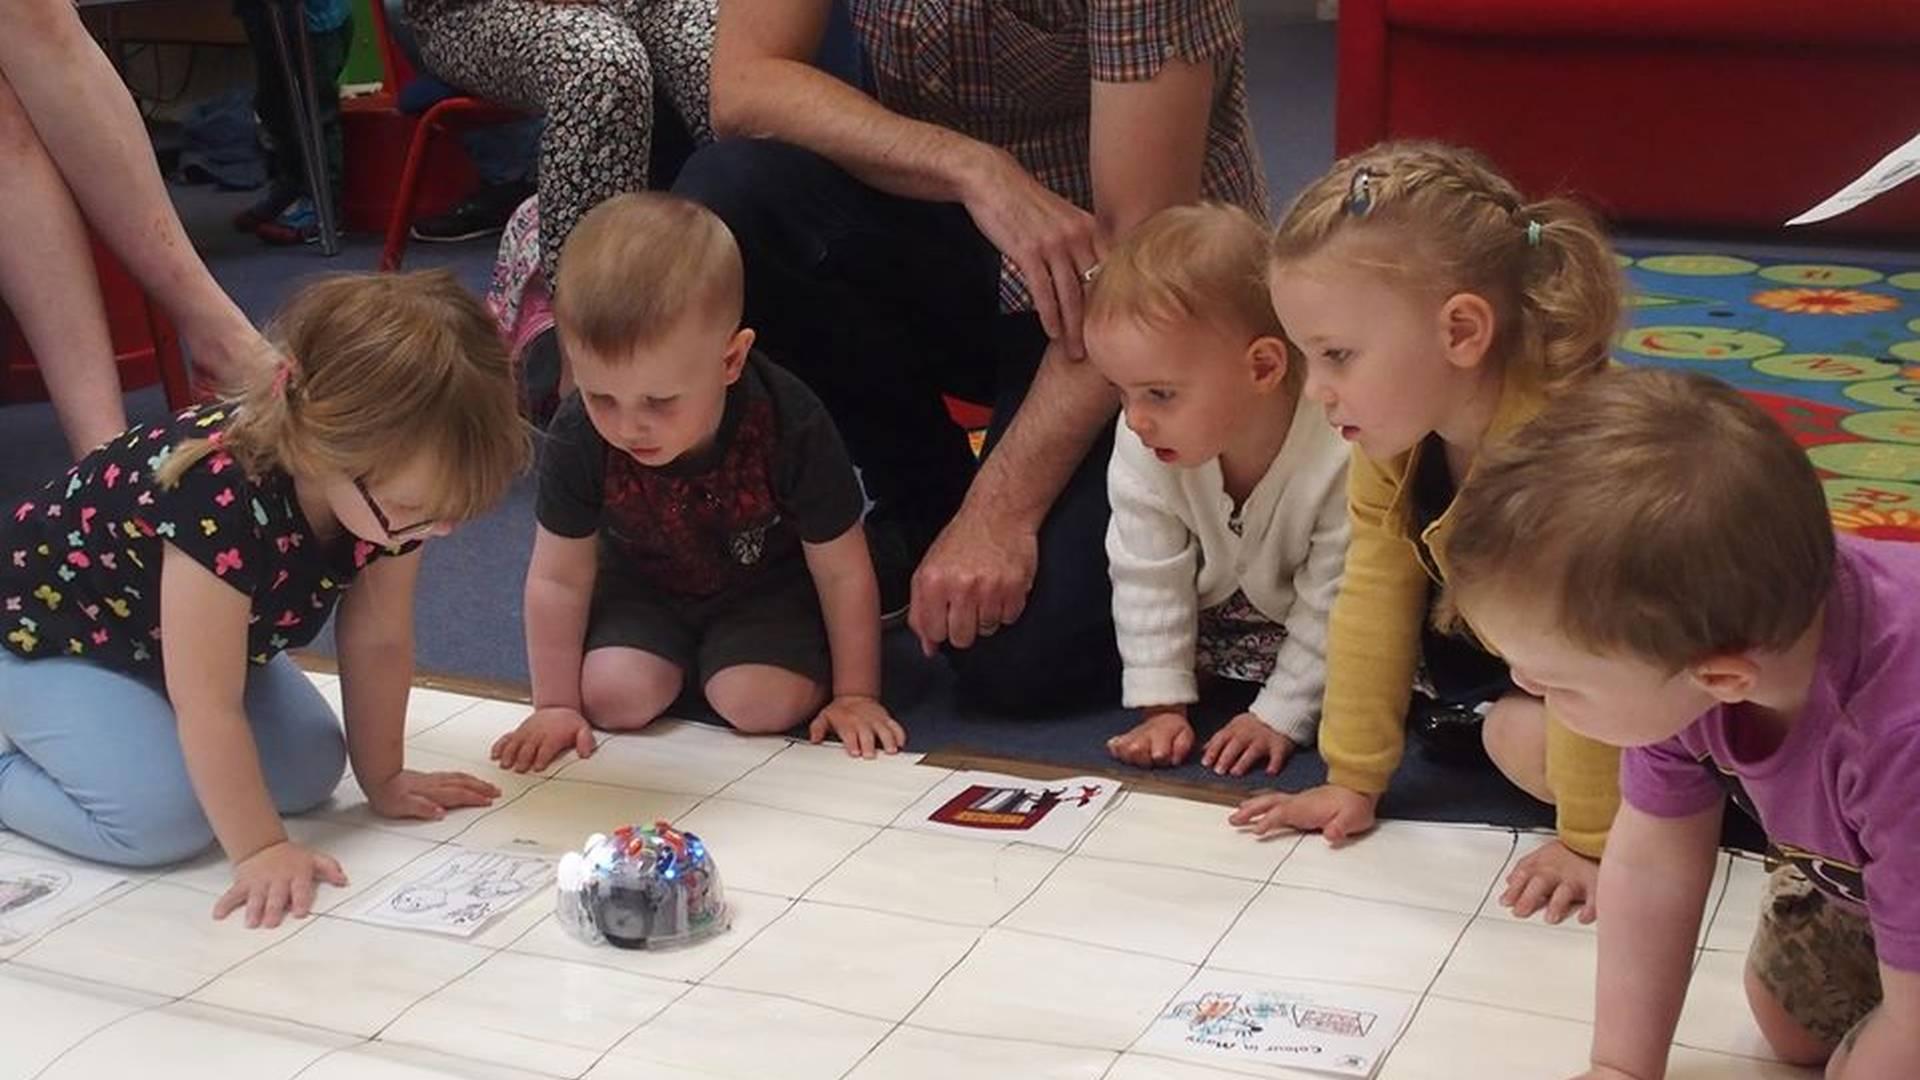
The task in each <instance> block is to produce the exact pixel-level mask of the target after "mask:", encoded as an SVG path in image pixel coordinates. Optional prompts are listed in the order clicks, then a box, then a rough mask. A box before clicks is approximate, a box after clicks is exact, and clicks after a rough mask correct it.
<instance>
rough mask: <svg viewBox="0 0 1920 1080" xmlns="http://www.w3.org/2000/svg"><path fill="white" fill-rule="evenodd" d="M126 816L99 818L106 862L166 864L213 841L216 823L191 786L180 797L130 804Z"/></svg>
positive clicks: (185, 857) (190, 854)
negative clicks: (209, 817) (208, 814)
mask: <svg viewBox="0 0 1920 1080" xmlns="http://www.w3.org/2000/svg"><path fill="white" fill-rule="evenodd" d="M121 817H122V820H119V821H101V822H99V828H100V838H101V839H102V840H103V841H104V846H105V848H106V850H105V851H104V852H102V853H101V855H100V857H101V860H102V861H103V862H110V863H113V864H115V865H117V866H132V867H147V866H166V865H168V864H169V863H177V862H180V861H181V860H183V859H190V858H192V857H194V856H195V855H198V854H200V853H201V852H202V851H205V850H207V848H209V847H211V846H212V845H213V841H214V836H213V826H212V825H210V824H208V822H207V815H206V814H205V813H204V812H203V811H202V810H201V809H200V801H199V800H198V799H196V798H194V795H193V792H192V790H191V789H188V790H186V791H182V792H179V793H177V795H176V797H173V798H166V799H156V800H152V801H150V802H148V803H147V804H146V805H143V806H130V807H128V808H127V811H126V813H125V814H124V815H121Z"/></svg>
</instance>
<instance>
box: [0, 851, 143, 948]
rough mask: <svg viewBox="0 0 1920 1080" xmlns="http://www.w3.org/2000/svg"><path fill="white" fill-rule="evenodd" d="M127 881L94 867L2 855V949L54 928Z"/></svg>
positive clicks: (0, 927)
mask: <svg viewBox="0 0 1920 1080" xmlns="http://www.w3.org/2000/svg"><path fill="white" fill-rule="evenodd" d="M126 881H127V879H126V878H123V877H121V876H120V875H118V874H114V873H110V872H108V871H105V870H95V869H92V868H91V867H85V866H71V865H68V864H65V863H57V862H51V861H49V860H46V859H35V858H32V857H30V856H26V855H0V945H7V944H11V943H13V942H16V941H19V940H21V939H23V938H26V937H28V936H30V935H32V934H37V933H39V932H40V931H42V930H45V929H46V928H48V927H50V926H53V925H54V924H56V923H58V922H60V921H61V920H62V919H63V918H65V917H66V916H68V915H70V914H73V913H74V912H76V911H79V910H80V909H81V908H83V907H85V906H86V905H87V904H89V903H91V902H92V901H94V900H95V899H98V898H99V897H100V896H103V895H105V894H106V893H107V892H108V891H109V890H111V889H115V888H118V887H119V886H121V885H124V884H126Z"/></svg>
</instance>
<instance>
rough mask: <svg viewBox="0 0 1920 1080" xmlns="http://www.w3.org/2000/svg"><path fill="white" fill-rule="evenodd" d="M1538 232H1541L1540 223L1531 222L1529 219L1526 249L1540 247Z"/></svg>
mask: <svg viewBox="0 0 1920 1080" xmlns="http://www.w3.org/2000/svg"><path fill="white" fill-rule="evenodd" d="M1540 232H1541V230H1540V223H1539V222H1538V221H1533V220H1531V219H1529V220H1528V221H1527V246H1528V247H1534V248H1537V247H1539V246H1540Z"/></svg>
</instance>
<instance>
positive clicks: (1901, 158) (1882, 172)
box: [1787, 135, 1920, 225]
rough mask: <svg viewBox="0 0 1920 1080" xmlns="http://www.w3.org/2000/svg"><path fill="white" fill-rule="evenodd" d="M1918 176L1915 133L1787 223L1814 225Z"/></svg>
mask: <svg viewBox="0 0 1920 1080" xmlns="http://www.w3.org/2000/svg"><path fill="white" fill-rule="evenodd" d="M1916 176H1920V135H1915V136H1914V137H1913V138H1911V139H1908V140H1907V141H1906V142H1904V143H1902V144H1900V146H1898V147H1896V148H1895V149H1894V150H1893V152H1892V153H1890V154H1888V155H1887V156H1886V157H1883V158H1881V159H1880V161H1879V163H1878V164H1876V165H1875V166H1874V167H1873V168H1871V169H1868V170H1867V171H1866V172H1864V173H1862V174H1860V178H1859V179H1857V180H1855V181H1854V182H1853V183H1851V184H1848V185H1847V186H1846V187H1843V188H1841V189H1840V190H1839V191H1836V192H1834V193H1833V194H1832V195H1829V196H1827V198H1826V199H1824V200H1822V201H1821V203H1820V205H1818V206H1816V207H1814V208H1813V209H1811V210H1809V211H1807V212H1806V213H1804V214H1801V215H1800V216H1799V217H1797V218H1794V219H1793V220H1792V221H1789V222H1787V224H1789V225H1811V224H1813V223H1814V222H1816V221H1825V220H1827V219H1828V218H1830V217H1839V216H1840V215H1841V214H1844V213H1846V212H1847V211H1849V210H1851V209H1853V208H1854V207H1856V206H1859V205H1860V204H1861V203H1863V202H1867V201H1869V200H1871V199H1876V198H1879V197H1880V196H1882V195H1884V194H1886V193H1887V192H1889V191H1892V190H1893V189H1894V188H1897V187H1899V186H1900V185H1901V184H1904V183H1906V182H1907V181H1909V180H1911V179H1913V178H1914V177H1916Z"/></svg>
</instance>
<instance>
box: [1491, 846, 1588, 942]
mask: <svg viewBox="0 0 1920 1080" xmlns="http://www.w3.org/2000/svg"><path fill="white" fill-rule="evenodd" d="M1599 884H1600V864H1599V863H1597V862H1595V861H1594V860H1592V859H1589V858H1587V857H1586V856H1585V855H1582V854H1580V853H1579V852H1576V851H1574V850H1573V849H1572V848H1569V847H1568V846H1567V845H1565V844H1563V843H1561V842H1560V841H1559V840H1549V841H1547V842H1546V843H1544V844H1541V845H1540V846H1539V847H1537V848H1535V849H1533V853H1532V854H1530V855H1528V856H1527V857H1526V858H1524V859H1521V860H1520V861H1519V862H1517V863H1515V864H1513V873H1511V874H1508V875H1507V891H1506V892H1504V893H1502V894H1501V895H1500V903H1501V904H1502V905H1503V906H1505V907H1510V908H1512V909H1513V913H1514V915H1516V916H1518V917H1519V918H1522V919H1525V918H1528V917H1530V916H1532V915H1533V913H1534V912H1536V911H1539V910H1540V909H1541V908H1543V907H1544V908H1545V909H1546V912H1547V914H1546V920H1547V922H1548V923H1549V924H1550V925H1557V924H1558V923H1559V922H1561V920H1563V919H1565V918H1566V917H1567V916H1568V915H1570V914H1572V913H1573V912H1574V911H1575V910H1576V909H1577V910H1578V911H1579V913H1580V921H1581V922H1583V923H1590V922H1592V921H1593V920H1594V917H1595V916H1597V915H1598V914H1599V909H1598V908H1597V907H1596V906H1595V904H1594V901H1595V894H1596V893H1597V891H1598V886H1599Z"/></svg>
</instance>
